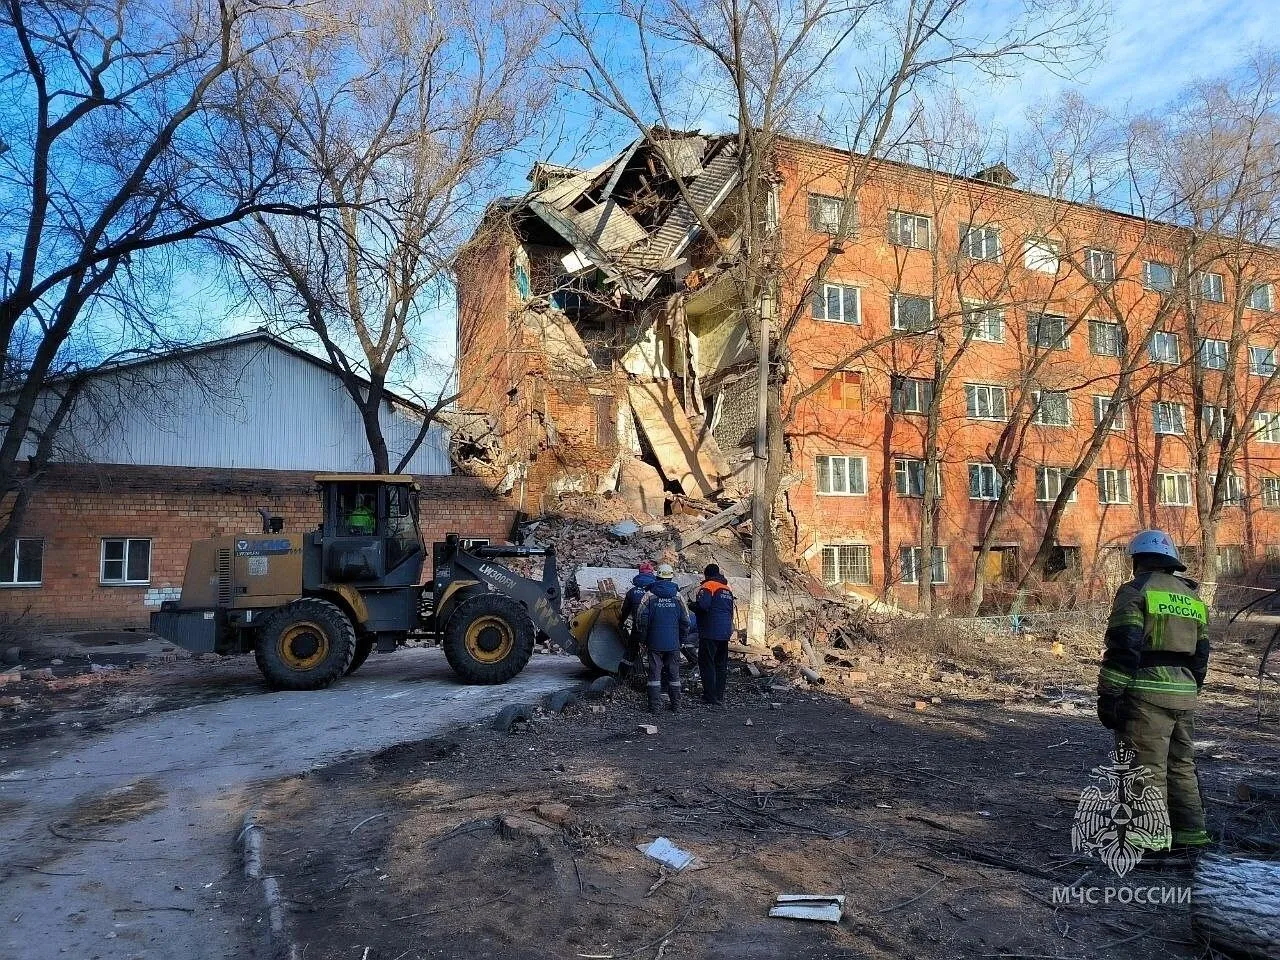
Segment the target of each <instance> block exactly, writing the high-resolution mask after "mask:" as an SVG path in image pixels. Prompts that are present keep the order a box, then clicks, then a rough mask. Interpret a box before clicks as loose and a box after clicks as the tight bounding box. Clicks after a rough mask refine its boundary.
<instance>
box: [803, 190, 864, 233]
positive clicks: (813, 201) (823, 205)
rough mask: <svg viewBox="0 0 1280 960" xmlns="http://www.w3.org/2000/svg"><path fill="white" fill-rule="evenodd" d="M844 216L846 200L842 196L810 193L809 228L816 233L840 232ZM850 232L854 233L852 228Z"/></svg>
mask: <svg viewBox="0 0 1280 960" xmlns="http://www.w3.org/2000/svg"><path fill="white" fill-rule="evenodd" d="M843 217H844V200H843V199H842V198H840V197H827V196H823V195H822V194H820V193H811V194H809V229H811V230H812V231H813V232H814V233H829V234H832V235H835V234H838V233H839V232H840V221H841V219H842V218H843ZM848 232H850V233H852V232H853V231H852V229H850V230H849V231H848Z"/></svg>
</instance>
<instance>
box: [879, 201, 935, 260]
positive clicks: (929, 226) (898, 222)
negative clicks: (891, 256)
mask: <svg viewBox="0 0 1280 960" xmlns="http://www.w3.org/2000/svg"><path fill="white" fill-rule="evenodd" d="M887 232H888V235H889V242H890V243H892V244H895V245H897V246H899V247H915V248H917V249H919V250H928V249H929V248H930V247H931V246H933V221H932V220H930V219H929V218H928V217H926V216H924V215H923V214H919V213H907V212H906V211H905V210H890V211H889V229H888V231H887Z"/></svg>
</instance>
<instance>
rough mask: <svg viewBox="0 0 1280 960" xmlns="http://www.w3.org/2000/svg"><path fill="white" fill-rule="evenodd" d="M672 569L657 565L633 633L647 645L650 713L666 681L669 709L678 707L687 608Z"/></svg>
mask: <svg viewBox="0 0 1280 960" xmlns="http://www.w3.org/2000/svg"><path fill="white" fill-rule="evenodd" d="M675 575H676V574H675V570H673V569H672V568H671V564H669V563H660V564H658V570H657V577H658V579H657V582H656V583H654V584H653V585H652V586H651V587H649V592H648V593H647V594H646V595H645V597H644V599H642V600H641V601H640V609H639V610H638V611H636V633H637V634H638V635H639V637H640V640H641V642H643V643H644V644H645V646H647V647H648V648H649V682H648V685H647V688H646V689H647V691H648V694H649V712H650V713H657V712H658V708H659V706H661V700H662V684H663V681H664V680H665V681H666V684H667V697H668V698H669V700H670V707H671V712H672V713H675V712H677V711H678V710H679V709H680V647H681V646H682V645H683V644H684V641H685V638H686V637H688V635H689V608H688V607H687V606H685V602H684V600H683V599H682V598H681V596H680V591H679V590H678V589H677V588H676V584H675Z"/></svg>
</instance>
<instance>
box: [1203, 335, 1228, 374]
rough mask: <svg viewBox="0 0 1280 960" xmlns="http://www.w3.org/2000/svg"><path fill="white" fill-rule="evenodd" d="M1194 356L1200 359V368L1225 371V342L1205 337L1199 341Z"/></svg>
mask: <svg viewBox="0 0 1280 960" xmlns="http://www.w3.org/2000/svg"><path fill="white" fill-rule="evenodd" d="M1196 354H1197V356H1198V357H1199V358H1200V366H1202V367H1204V369H1206V370H1225V369H1227V341H1225V340H1214V339H1213V338H1211V337H1206V338H1205V339H1203V340H1201V341H1200V347H1199V349H1198V350H1197V351H1196Z"/></svg>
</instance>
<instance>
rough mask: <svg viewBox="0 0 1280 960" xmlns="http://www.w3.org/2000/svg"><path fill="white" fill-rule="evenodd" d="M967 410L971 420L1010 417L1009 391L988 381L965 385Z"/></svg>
mask: <svg viewBox="0 0 1280 960" xmlns="http://www.w3.org/2000/svg"><path fill="white" fill-rule="evenodd" d="M964 403H965V412H966V413H967V415H968V417H969V419H971V420H1007V419H1009V392H1008V390H1006V389H1005V388H1004V387H997V386H993V385H991V384H987V383H966V384H965V385H964Z"/></svg>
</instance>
